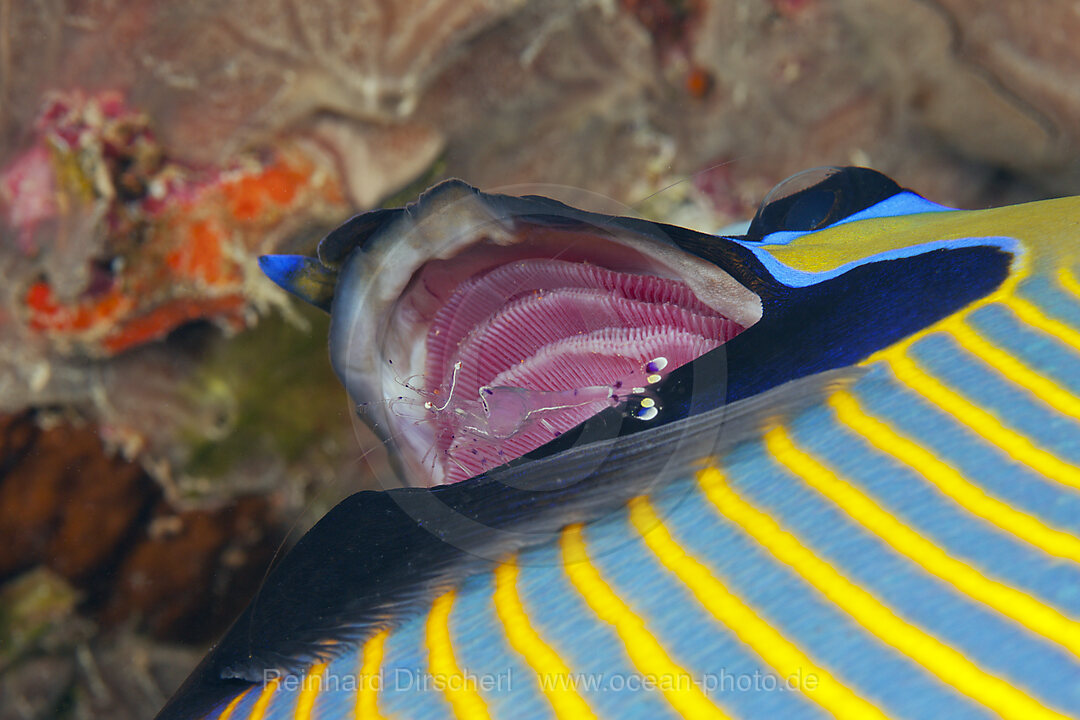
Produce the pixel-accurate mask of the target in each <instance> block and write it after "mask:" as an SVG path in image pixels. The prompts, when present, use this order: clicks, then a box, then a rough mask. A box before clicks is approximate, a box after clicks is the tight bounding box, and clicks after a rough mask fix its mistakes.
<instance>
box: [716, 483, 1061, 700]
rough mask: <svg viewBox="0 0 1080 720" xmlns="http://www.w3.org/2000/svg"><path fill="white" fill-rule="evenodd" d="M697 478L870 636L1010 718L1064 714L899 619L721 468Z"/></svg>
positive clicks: (723, 509)
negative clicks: (739, 490) (744, 494)
mask: <svg viewBox="0 0 1080 720" xmlns="http://www.w3.org/2000/svg"><path fill="white" fill-rule="evenodd" d="M697 477H698V482H699V483H700V484H701V487H702V489H703V490H704V492H705V495H706V496H707V497H708V498H709V500H710V502H712V504H713V505H714V506H715V507H716V509H717V510H718V511H719V512H720V513H721V514H722V515H723V516H724V517H726V518H728V519H729V520H731V521H732V522H734V523H735V524H737V525H739V526H740V527H741V528H742V529H743V530H744V531H745V532H746V533H747V534H749V535H750V536H751V537H753V538H754V539H755V540H757V542H759V543H760V544H761V545H762V546H763V547H764V548H765V549H766V550H768V551H769V552H770V553H772V555H773V556H774V557H775V558H776V559H777V560H779V561H780V562H782V563H784V564H785V565H787V566H788V567H790V568H791V569H793V570H794V571H795V572H796V573H798V574H799V576H800V577H802V578H803V579H804V580H805V581H806V582H808V583H809V584H810V585H811V586H813V587H814V588H816V589H817V590H818V591H819V592H820V593H821V594H823V595H824V596H825V597H827V598H829V599H830V600H831V601H832V602H833V603H835V604H836V605H837V606H839V607H840V608H841V609H843V610H844V611H845V612H847V613H848V614H849V615H850V616H851V617H852V618H853V619H854V620H855V621H856V622H858V623H859V624H860V625H862V626H863V627H864V628H866V630H868V631H869V632H870V633H871V634H873V635H874V636H875V637H877V638H878V639H880V640H881V641H882V642H884V643H886V644H888V645H891V646H892V647H894V648H896V649H897V650H899V651H900V652H901V653H903V654H904V655H907V656H908V657H910V658H911V659H912V660H914V661H915V662H917V663H919V664H920V665H922V666H923V667H925V668H926V669H927V670H929V671H930V672H931V673H933V674H934V675H937V676H938V678H940V679H941V680H942V681H943V682H944V683H946V684H948V685H950V686H951V687H953V688H955V689H956V690H957V691H959V692H960V693H962V694H964V695H966V696H968V697H970V698H972V699H973V700H975V701H976V702H978V703H981V704H982V705H985V706H986V707H988V708H990V709H991V710H992V711H993V712H996V713H998V714H999V715H1001V716H1003V717H1005V718H1016V720H1034V719H1035V718H1057V719H1059V720H1061V719H1062V718H1064V717H1065V716H1063V715H1061V714H1059V713H1057V712H1055V711H1053V710H1051V709H1049V708H1047V707H1045V706H1044V705H1042V704H1040V703H1039V702H1038V701H1037V700H1035V699H1034V698H1031V697H1030V696H1028V695H1026V694H1024V693H1023V692H1021V691H1020V690H1018V689H1016V688H1015V687H1013V686H1012V685H1010V684H1009V683H1007V682H1005V681H1004V680H1002V679H1000V678H997V677H995V676H993V675H991V674H989V673H987V672H986V671H984V670H982V669H981V668H979V667H978V666H977V665H975V664H974V663H973V662H971V661H970V660H968V659H967V658H965V657H964V656H963V655H962V654H961V653H959V652H957V651H956V650H955V649H953V648H951V647H949V646H948V645H945V644H944V643H943V642H941V641H940V640H938V639H937V638H935V637H933V636H932V635H929V634H928V633H926V632H923V631H922V630H920V629H919V628H918V627H916V626H915V625H912V624H911V623H908V622H906V621H904V620H902V619H900V618H899V617H898V616H897V615H895V614H894V613H893V611H892V610H890V609H889V608H888V607H887V606H886V605H884V604H883V603H882V602H881V601H880V600H878V599H877V598H876V597H874V596H873V595H871V594H870V593H869V592H867V591H866V590H864V589H863V588H861V587H859V586H858V585H856V584H855V583H853V582H852V581H850V580H848V579H847V578H846V577H844V576H843V575H841V574H840V573H839V572H837V571H836V570H835V569H834V568H833V567H832V566H830V565H829V564H828V563H826V562H825V561H823V560H821V559H820V558H819V557H817V556H816V555H814V554H813V553H812V552H811V551H810V550H808V549H807V548H806V547H805V546H804V545H803V544H802V543H800V542H799V541H798V539H797V538H796V537H795V536H794V535H792V534H790V533H788V532H786V531H784V530H783V529H782V528H781V527H780V526H779V525H778V524H777V523H776V521H775V520H773V519H772V518H771V517H769V516H768V515H766V514H765V513H763V512H761V511H760V510H758V509H757V508H755V507H753V506H752V505H750V504H749V503H747V502H746V501H745V500H743V499H742V498H741V497H739V496H738V495H737V494H736V493H735V491H734V490H733V489H732V488H731V486H730V485H728V483H727V481H726V480H725V478H724V475H723V473H721V472H720V470H719V469H717V468H715V467H713V468H707V469H705V470H703V471H701V472H700V473H698V476H697Z"/></svg>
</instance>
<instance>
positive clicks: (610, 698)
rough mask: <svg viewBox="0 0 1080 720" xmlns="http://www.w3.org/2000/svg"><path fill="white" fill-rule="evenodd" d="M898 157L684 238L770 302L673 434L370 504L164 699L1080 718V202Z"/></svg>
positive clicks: (284, 571) (302, 711)
mask: <svg viewBox="0 0 1080 720" xmlns="http://www.w3.org/2000/svg"><path fill="white" fill-rule="evenodd" d="M866 172H867V171H856V170H851V171H843V172H841V173H840V174H839V175H837V176H834V177H833V181H832V184H829V183H828V182H826V183H819V184H818V185H816V186H813V187H811V188H809V189H808V190H807V189H803V188H800V190H799V191H798V192H794V193H792V194H790V195H783V194H781V195H780V196H779V197H778V199H776V200H774V201H773V202H771V203H768V204H766V205H765V206H764V207H763V209H762V211H761V213H759V216H758V218H757V219H756V220H755V224H756V226H755V225H752V226H751V229H750V232H749V234H748V236H746V237H744V238H730V239H710V238H707V237H705V236H699V235H697V234H695V233H690V232H689V231H679V230H678V229H668V230H667V231H666V232H667V234H668V235H669V236H670V237H671V238H673V239H674V241H675V243H676V244H677V245H679V246H680V247H682V248H684V249H687V250H688V251H691V252H695V253H696V254H698V255H700V256H702V257H706V258H708V259H710V260H713V261H715V262H717V264H718V265H720V266H722V267H724V268H725V269H726V270H728V271H729V272H731V273H732V275H733V276H734V277H735V278H736V279H737V280H739V281H740V282H742V283H743V284H745V285H746V286H747V287H750V288H751V289H752V290H753V291H754V292H755V293H757V295H758V296H759V297H760V298H761V300H762V305H763V312H762V318H761V320H760V321H758V322H757V323H756V324H754V325H753V326H751V327H749V328H748V329H747V330H746V331H745V332H743V333H742V334H740V335H739V336H737V337H736V338H735V339H733V340H731V341H730V342H729V343H728V344H727V345H725V346H723V347H722V348H721V349H722V350H723V352H717V351H714V352H712V353H710V354H708V355H706V356H703V357H702V358H700V359H699V360H698V361H695V362H694V363H691V364H690V365H687V366H684V367H683V368H680V369H679V370H677V371H675V372H672V373H671V374H670V375H668V376H667V377H666V378H665V380H664V381H663V383H661V384H660V385H659V386H658V387H657V390H656V395H657V397H658V398H659V401H660V405H661V406H662V407H663V412H661V413H660V414H659V416H657V418H656V420H655V422H651V423H650V422H636V421H632V422H627V421H626V419H627V418H628V417H630V418H631V419H633V416H634V415H635V414H637V413H639V412H640V410H641V398H636V399H632V400H630V401H628V402H627V403H625V404H624V405H623V406H621V407H619V408H612V409H611V410H609V411H605V412H604V413H601V414H600V415H599V416H597V418H595V419H594V420H590V423H592V424H593V425H592V427H593V429H594V430H595V429H596V428H597V427H599V428H601V429H604V428H609V427H617V429H616V430H615V431H613V432H608V433H606V434H605V433H599V434H597V437H600V438H602V439H600V440H597V441H590V440H589V437H591V436H590V435H589V430H588V426H589V423H586V429H583V430H581V431H580V432H577V433H570V434H568V435H567V436H566V437H565V438H560V439H559V440H557V441H555V442H553V443H551V444H549V445H546V446H544V447H542V448H540V449H538V450H536V451H534V452H533V453H530V454H529V455H527V456H525V457H523V458H519V459H518V460H515V461H513V462H511V463H509V464H508V465H506V466H503V467H500V468H496V469H494V470H492V471H490V472H488V473H484V474H483V475H481V476H478V477H476V478H473V479H471V480H468V481H465V482H462V483H458V484H455V485H449V486H443V487H437V488H434V489H426V488H407V489H400V490H392V491H387V492H378V493H376V492H367V493H359V494H357V495H355V496H353V497H351V498H349V499H347V500H345V501H344V502H343V503H342V504H341V505H339V506H338V507H336V508H334V509H333V510H332V511H331V512H330V513H329V514H328V515H327V516H326V517H325V518H324V519H323V520H322V521H320V523H319V524H318V525H316V527H315V528H314V529H313V530H312V531H311V532H310V533H309V534H308V535H306V536H305V537H304V538H303V539H301V541H300V542H299V543H298V545H297V546H296V547H295V548H294V549H293V551H291V553H290V554H289V555H288V556H287V557H286V558H284V559H283V561H282V562H281V563H280V564H279V566H278V567H276V568H275V569H274V571H273V572H272V573H271V575H270V577H269V578H268V581H267V583H266V585H265V587H264V588H263V590H262V591H261V592H260V595H259V597H258V598H257V599H256V600H255V601H254V602H253V603H252V605H251V606H250V607H249V608H248V609H247V610H246V611H245V613H244V615H242V616H241V618H240V619H239V620H238V621H237V622H236V624H235V625H234V626H233V628H232V629H231V630H230V632H229V633H228V634H227V636H226V637H225V638H224V639H223V640H222V642H221V643H220V644H219V645H218V646H217V647H216V648H215V650H214V651H213V652H212V653H211V654H210V655H209V656H208V657H207V658H206V660H204V662H203V664H202V665H200V667H199V669H198V670H196V672H195V673H194V674H193V676H192V678H191V679H189V681H188V682H187V683H186V684H185V686H184V688H182V689H181V691H180V692H179V693H178V694H177V695H176V696H175V697H174V699H173V700H172V701H170V704H169V705H167V706H166V708H165V709H164V710H163V711H162V714H161V715H160V716H159V717H161V718H163V720H171V719H174V718H175V719H177V720H180V719H185V720H186V719H188V718H201V717H206V718H218V719H219V720H231V719H238V718H250V719H252V720H256V719H269V718H286V717H287V718H327V719H336V718H352V717H395V716H398V717H410V718H414V717H440V718H441V717H461V718H473V717H476V718H482V717H509V718H533V717H535V718H541V717H543V718H546V717H559V718H570V717H614V718H634V717H641V718H646V717H648V718H652V717H688V718H697V717H717V718H720V717H743V718H773V717H783V718H803V717H806V718H810V717H826V716H829V715H834V716H837V717H852V718H866V717H918V718H924V717H925V718H930V717H949V718H957V717H973V718H974V717H994V716H1003V717H1014V718H1041V717H1047V718H1049V717H1068V716H1080V425H1078V423H1080V282H1078V279H1077V276H1076V275H1075V274H1074V273H1075V272H1076V271H1075V266H1076V255H1077V250H1078V248H1080V244H1078V243H1077V240H1078V239H1080V238H1078V237H1077V236H1078V234H1080V198H1066V199H1060V200H1049V201H1043V202H1039V203H1031V204H1027V205H1021V206H1014V207H1007V208H997V209H990V210H981V211H956V210H950V209H947V208H943V207H941V206H938V205H935V204H933V203H929V202H928V201H925V200H923V199H922V198H919V197H918V196H917V195H914V194H913V193H910V192H907V191H902V190H901V189H900V188H896V187H895V186H890V185H888V184H882V183H883V181H880V180H878V179H877V178H876V177H875V176H874V175H868V174H865V173H866ZM837 182H841V183H847V186H844V187H840V188H839V189H837V187H838V186H837V184H836V183H837ZM841 191H844V192H846V197H847V202H848V205H847V207H846V209H844V210H843V211H842V212H840V213H839V216H837V214H836V212H837V211H836V210H835V203H833V204H830V203H831V202H832V200H830V199H829V198H832V197H833V196H834V195H836V194H837V193H839V192H841ZM822 192H825V199H824V200H823V199H822ZM815 193H817V194H815ZM829 193H832V195H829ZM853 198H854V199H853ZM513 202H517V201H513ZM380 212H381V213H383V214H382V215H379V216H378V217H371V216H361V218H360V219H358V220H356V221H353V222H354V225H353V227H352V230H351V232H352V233H353V234H354V235H355V234H356V233H360V234H363V232H366V230H364V228H370V227H375V226H378V225H381V224H382V223H384V222H386V221H387V219H388V216H387V215H386V214H385V213H387V212H388V211H380ZM365 218H366V219H365ZM574 218H577V219H580V217H579V216H574ZM626 222H628V223H630V224H631V225H632V221H626ZM328 242H329V243H330V245H331V247H330V252H331V253H332V252H333V245H334V243H335V242H340V236H339V237H338V238H336V239H335V237H334V236H331V238H328ZM324 259H325V258H324ZM332 259H333V258H332V257H331V260H332ZM309 265H310V263H307V262H301V261H290V260H278V261H271V262H268V263H267V264H266V267H267V269H268V271H269V272H271V274H274V273H275V272H276V273H277V274H278V275H279V276H283V275H288V276H289V278H292V280H290V281H289V282H288V283H287V284H296V283H295V279H296V278H297V277H299V278H301V279H305V278H306V279H305V280H304V283H305V284H304V285H303V287H302V288H301V290H302V293H301V294H302V295H303V296H305V297H306V298H307V299H309V300H311V301H312V302H315V303H316V304H322V305H323V306H326V307H329V306H330V305H329V302H328V297H327V295H326V292H327V288H330V289H332V287H333V281H332V280H333V277H332V273H331V274H330V275H327V272H326V267H325V266H318V267H315V268H314V270H312V271H311V272H308V268H309ZM312 275H316V277H315V280H311V279H310V278H311V277H312ZM328 277H329V280H328V279H327V278H328Z"/></svg>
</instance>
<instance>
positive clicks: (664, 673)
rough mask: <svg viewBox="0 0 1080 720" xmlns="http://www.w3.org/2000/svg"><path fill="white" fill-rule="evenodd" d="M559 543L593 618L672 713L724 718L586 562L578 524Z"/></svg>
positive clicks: (571, 577) (641, 621)
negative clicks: (608, 628)
mask: <svg viewBox="0 0 1080 720" xmlns="http://www.w3.org/2000/svg"><path fill="white" fill-rule="evenodd" d="M560 542H561V545H562V554H563V567H564V568H565V570H566V574H567V576H569V578H570V582H571V584H573V586H574V587H575V588H576V589H577V591H578V592H579V593H581V596H582V597H583V598H584V599H585V602H586V604H588V606H589V607H590V608H592V611H593V612H594V613H596V615H597V617H599V618H600V619H601V620H603V621H604V622H606V623H609V624H610V625H612V626H613V627H614V628H615V632H616V633H617V634H618V635H619V639H620V640H622V642H623V645H624V646H625V647H626V653H627V655H629V657H630V661H631V662H632V663H633V664H634V667H636V668H637V669H638V671H639V672H641V673H643V674H645V675H649V676H651V677H655V678H658V679H660V681H661V682H658V685H659V686H660V690H661V692H662V693H663V695H664V698H665V699H666V700H667V701H668V702H669V703H670V704H671V706H672V707H673V708H675V711H676V712H677V713H679V714H680V715H682V716H683V717H686V718H726V717H728V716H727V715H726V714H725V713H724V712H723V711H722V710H721V709H720V708H718V707H717V706H716V705H714V704H713V703H712V701H711V700H709V698H708V697H707V696H706V695H705V693H704V692H702V691H701V689H700V688H699V687H698V686H697V685H695V684H694V680H693V678H692V677H691V676H690V674H689V673H687V672H686V670H684V669H683V668H682V667H680V666H679V665H678V664H676V663H675V661H674V660H672V659H671V656H670V655H668V653H667V651H666V650H664V648H663V646H661V645H660V643H659V642H657V640H656V638H655V637H653V636H652V634H651V633H650V632H649V631H648V630H647V629H646V627H645V622H644V621H643V620H642V619H641V618H640V617H638V616H637V615H635V614H634V612H633V611H632V610H631V609H630V607H629V606H628V605H627V604H626V603H625V602H623V600H622V599H621V598H619V596H618V595H616V594H615V592H614V591H613V590H612V589H611V587H609V586H608V584H607V583H606V582H604V580H603V578H601V577H600V573H599V572H598V571H597V569H596V568H595V567H593V565H592V563H591V562H590V561H589V556H588V553H587V551H586V548H585V539H584V537H583V535H582V531H581V525H570V526H568V527H567V528H566V529H565V530H563V534H562V538H561V541H560Z"/></svg>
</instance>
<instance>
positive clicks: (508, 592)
mask: <svg viewBox="0 0 1080 720" xmlns="http://www.w3.org/2000/svg"><path fill="white" fill-rule="evenodd" d="M515 562H516V560H511V561H509V562H505V563H502V564H501V565H499V566H498V567H497V568H495V598H494V599H495V614H496V615H498V616H499V620H500V621H501V622H502V626H503V630H504V631H505V632H506V639H507V640H508V641H509V643H510V647H512V648H514V650H516V651H517V652H518V653H520V654H521V656H522V657H523V658H524V659H525V662H527V663H528V664H529V667H531V668H532V669H533V670H534V671H535V672H536V674H537V677H538V680H539V685H540V690H541V691H542V692H543V693H544V697H546V698H547V700H548V702H549V703H551V707H552V709H553V710H554V711H555V716H556V717H557V718H559V719H560V720H564V719H567V718H595V717H596V715H595V714H594V713H593V711H592V710H591V709H590V708H589V706H588V704H587V703H586V702H585V700H584V699H583V698H582V697H581V696H580V695H578V693H577V692H576V691H575V690H574V688H573V686H572V684H571V674H570V668H568V667H567V666H566V663H564V662H563V661H562V658H560V657H559V655H558V653H556V652H555V651H554V650H553V649H552V648H551V646H550V645H548V644H547V643H546V642H544V640H543V638H541V637H540V634H539V633H537V632H536V629H535V628H533V626H532V623H530V622H529V616H528V615H527V614H526V613H525V607H524V605H522V603H521V598H520V596H519V595H518V591H517V577H518V567H517V565H516V564H514V563H515Z"/></svg>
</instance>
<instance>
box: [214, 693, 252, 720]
mask: <svg viewBox="0 0 1080 720" xmlns="http://www.w3.org/2000/svg"><path fill="white" fill-rule="evenodd" d="M252 687H254V686H252ZM251 690H252V688H250V687H249V688H248V689H247V690H245V691H244V692H242V693H240V694H239V695H237V696H236V697H234V698H233V699H232V702H230V703H229V704H228V705H226V706H225V709H224V710H222V711H221V714H220V715H218V716H217V720H229V718H231V717H232V714H233V712H234V711H235V710H236V706H237V705H239V704H240V701H241V700H243V699H244V697H245V696H246V695H247V694H248V693H249V692H251Z"/></svg>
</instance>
